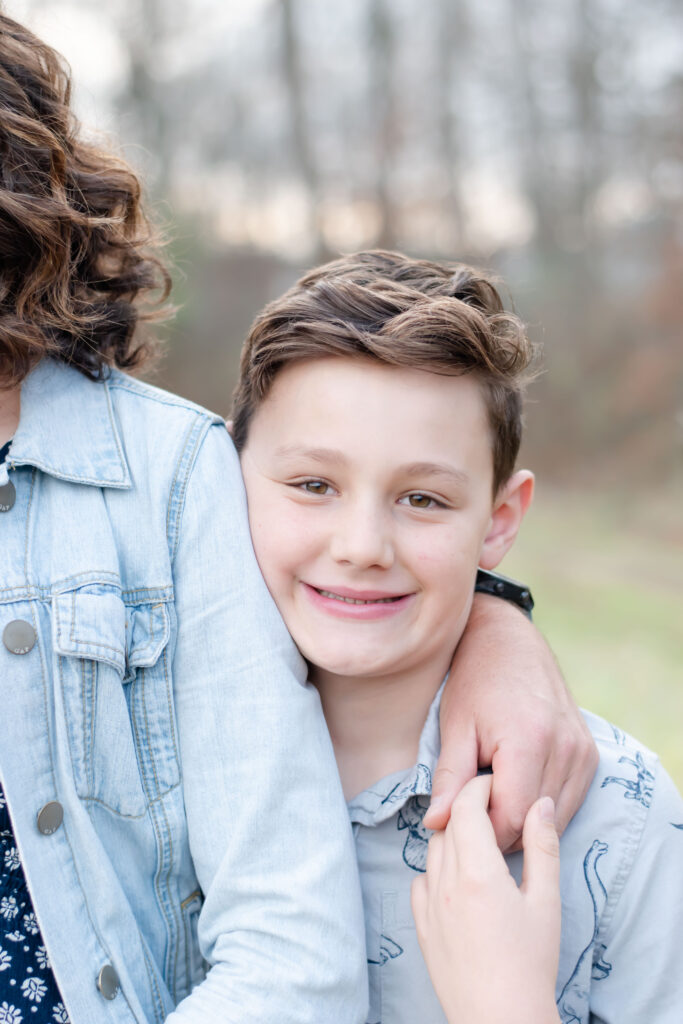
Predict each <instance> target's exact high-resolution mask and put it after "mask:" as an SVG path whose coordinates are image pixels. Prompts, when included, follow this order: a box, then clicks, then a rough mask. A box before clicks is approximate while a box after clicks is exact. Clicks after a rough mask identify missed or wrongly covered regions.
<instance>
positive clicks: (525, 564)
mask: <svg viewBox="0 0 683 1024" xmlns="http://www.w3.org/2000/svg"><path fill="white" fill-rule="evenodd" d="M682 501H683V495H681V494H680V493H679V494H669V495H668V496H666V498H665V499H664V500H661V501H660V502H659V503H657V502H654V501H650V502H648V503H647V504H645V503H644V502H642V501H641V502H640V504H639V505H637V506H635V505H633V504H631V499H629V502H628V503H627V502H626V501H624V500H623V499H620V498H619V497H617V496H607V497H605V496H602V497H600V498H595V497H588V496H587V495H586V494H581V493H580V492H579V491H578V490H577V491H576V492H572V493H571V494H564V495H563V494H559V493H546V494H541V496H540V497H539V498H538V499H537V501H536V502H535V505H534V507H533V508H532V510H531V512H530V513H529V515H528V517H527V521H526V522H525V524H524V527H523V531H522V533H521V535H520V537H519V539H518V541H517V543H516V545H515V548H514V549H513V551H512V552H511V553H510V554H509V555H508V557H507V558H506V559H505V562H504V564H503V565H502V566H501V569H502V571H503V572H505V573H508V574H509V575H511V576H515V577H517V578H521V579H523V580H524V581H525V582H527V583H529V584H530V586H531V588H532V590H533V594H534V598H535V601H536V610H535V612H534V620H535V622H536V623H537V625H538V626H539V628H540V629H541V630H542V631H543V633H544V634H545V636H546V637H547V639H548V641H549V643H550V645H551V647H552V648H553V650H554V651H555V654H556V655H557V658H558V660H559V662H560V665H561V666H562V669H563V672H564V675H565V678H566V679H567V681H568V683H569V685H570V688H571V690H572V692H573V693H574V696H575V698H576V700H577V701H578V703H579V704H581V705H582V706H583V707H586V708H589V709H590V710H591V711H595V712H596V713H597V714H600V715H603V716H604V717H605V718H608V719H609V720H610V721H613V722H615V723H616V724H618V725H619V726H621V727H622V728H623V729H625V730H626V731H627V732H630V733H632V734H633V735H635V736H637V737H638V739H640V740H642V742H643V743H645V744H646V745H647V746H649V747H651V748H652V749H654V750H656V751H657V753H658V754H659V755H660V757H661V759H662V762H663V763H664V766H665V767H666V768H667V770H668V771H669V772H670V773H671V775H672V776H673V778H674V779H675V781H676V783H677V785H678V786H679V788H680V789H682V790H683V543H682V542H683V515H681V513H680V509H681V507H682V504H681V503H682Z"/></svg>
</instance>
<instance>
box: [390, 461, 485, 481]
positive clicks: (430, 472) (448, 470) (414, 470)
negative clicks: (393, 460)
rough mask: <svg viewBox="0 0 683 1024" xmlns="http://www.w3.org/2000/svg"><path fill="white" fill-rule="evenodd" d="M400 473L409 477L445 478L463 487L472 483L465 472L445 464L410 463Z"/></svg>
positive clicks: (401, 468)
mask: <svg viewBox="0 0 683 1024" xmlns="http://www.w3.org/2000/svg"><path fill="white" fill-rule="evenodd" d="M400 472H401V473H405V474H406V475H407V476H443V477H446V478H447V479H449V480H451V481H452V482H453V483H455V484H459V485H461V486H463V485H465V484H468V483H469V482H470V478H469V476H468V475H467V473H465V471H464V470H462V469H456V468H455V467H454V466H449V465H448V464H447V463H444V462H409V463H407V464H406V465H405V466H401V467H400Z"/></svg>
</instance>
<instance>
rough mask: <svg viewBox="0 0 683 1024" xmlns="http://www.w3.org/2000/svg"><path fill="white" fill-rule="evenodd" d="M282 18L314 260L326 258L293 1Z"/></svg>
mask: <svg viewBox="0 0 683 1024" xmlns="http://www.w3.org/2000/svg"><path fill="white" fill-rule="evenodd" d="M280 9H281V15H282V57H283V72H284V78H285V83H286V87H287V96H288V98H289V111H290V123H291V133H292V149H293V154H294V160H295V162H296V167H297V171H298V173H299V174H300V176H301V179H302V181H303V182H304V185H305V187H306V192H307V193H308V197H309V202H310V214H309V230H310V233H311V238H312V242H313V248H314V250H315V257H316V259H319V260H322V259H326V258H327V257H328V256H329V250H328V248H327V244H326V242H325V235H324V232H323V225H322V218H321V214H320V199H321V193H322V188H321V182H320V175H319V173H318V168H317V165H316V161H315V156H314V153H313V147H312V145H311V138H310V132H309V128H308V118H307V116H306V85H305V81H304V74H303V69H302V59H301V45H300V38H299V32H298V28H297V3H296V0H280Z"/></svg>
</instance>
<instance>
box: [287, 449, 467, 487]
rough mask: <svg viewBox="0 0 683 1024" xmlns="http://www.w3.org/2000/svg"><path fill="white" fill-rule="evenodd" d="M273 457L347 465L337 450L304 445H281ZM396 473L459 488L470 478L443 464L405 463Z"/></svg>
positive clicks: (346, 461)
mask: <svg viewBox="0 0 683 1024" xmlns="http://www.w3.org/2000/svg"><path fill="white" fill-rule="evenodd" d="M275 455H277V456H282V457H284V458H301V457H302V456H303V457H304V458H307V459H312V460H313V461H314V462H326V463H330V462H332V463H337V464H338V465H347V464H348V459H347V458H346V456H345V455H344V453H343V452H341V451H339V450H338V449H337V448H306V447H305V446H304V445H298V444H283V445H280V446H279V447H278V448H276V449H275ZM397 473H398V474H400V475H402V476H441V477H445V478H446V479H447V480H449V481H451V482H452V483H454V484H457V485H459V486H465V485H466V484H468V483H469V482H470V478H469V476H468V475H467V473H465V472H464V470H462V469H456V468H455V467H454V466H449V465H448V463H445V462H407V463H406V464H405V465H403V466H399V467H398V469H397Z"/></svg>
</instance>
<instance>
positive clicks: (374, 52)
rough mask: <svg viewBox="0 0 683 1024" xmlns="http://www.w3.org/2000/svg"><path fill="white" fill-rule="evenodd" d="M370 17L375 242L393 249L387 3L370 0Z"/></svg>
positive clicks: (394, 117) (394, 124)
mask: <svg viewBox="0 0 683 1024" xmlns="http://www.w3.org/2000/svg"><path fill="white" fill-rule="evenodd" d="M370 18H371V22H370V28H371V32H370V39H371V46H370V60H371V61H372V70H371V81H372V93H373V95H372V105H373V109H374V111H375V122H376V125H377V130H376V133H375V134H376V153H377V160H376V166H377V176H376V180H375V201H376V203H377V208H378V210H379V217H380V229H379V233H378V238H377V243H378V245H380V246H381V247H382V248H385V249H395V248H396V245H397V231H396V228H397V209H396V203H395V200H394V196H393V193H392V187H391V186H392V181H391V179H392V170H393V166H394V163H395V159H396V150H397V141H398V118H399V112H398V109H397V103H396V83H395V80H394V50H395V34H394V26H393V22H392V15H391V7H390V3H388V2H387V0H372V3H371V7H370Z"/></svg>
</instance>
